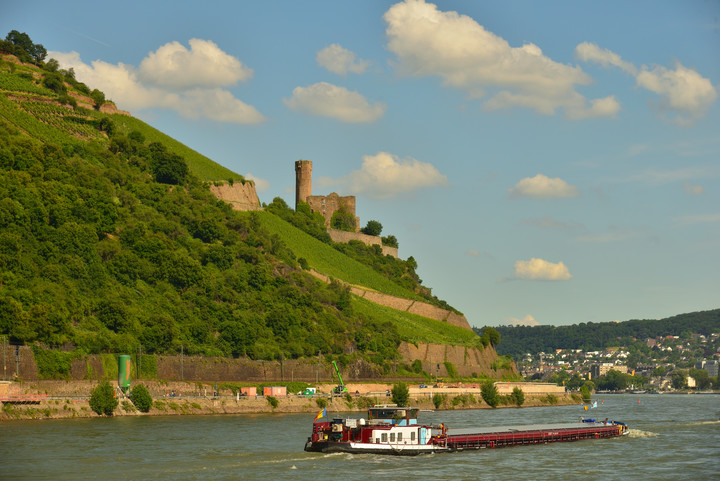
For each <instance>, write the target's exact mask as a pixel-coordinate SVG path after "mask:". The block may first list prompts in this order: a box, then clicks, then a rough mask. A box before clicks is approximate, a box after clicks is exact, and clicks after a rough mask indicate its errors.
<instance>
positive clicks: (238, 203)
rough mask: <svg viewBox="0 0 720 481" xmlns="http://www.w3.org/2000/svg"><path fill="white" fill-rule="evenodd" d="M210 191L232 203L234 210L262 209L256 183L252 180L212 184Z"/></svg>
mask: <svg viewBox="0 0 720 481" xmlns="http://www.w3.org/2000/svg"><path fill="white" fill-rule="evenodd" d="M210 192H212V193H213V195H215V197H217V198H218V199H220V200H222V201H224V202H227V203H228V204H230V205H232V208H233V209H234V210H242V211H248V210H261V209H262V207H261V206H260V199H259V198H258V195H257V192H256V190H255V183H254V182H252V181H245V183H242V182H240V181H238V182H233V184H232V185H230V184H229V183H222V184H220V185H215V183H212V184H210Z"/></svg>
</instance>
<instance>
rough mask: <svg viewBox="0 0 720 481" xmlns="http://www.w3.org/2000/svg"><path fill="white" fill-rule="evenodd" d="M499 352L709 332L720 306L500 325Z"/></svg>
mask: <svg viewBox="0 0 720 481" xmlns="http://www.w3.org/2000/svg"><path fill="white" fill-rule="evenodd" d="M497 330H498V332H500V335H501V336H502V343H501V344H500V345H499V346H498V348H497V351H498V353H499V354H508V355H511V356H513V358H515V359H518V358H519V356H522V355H523V354H525V353H533V354H534V353H538V352H554V351H555V349H582V350H585V351H594V350H602V349H605V348H607V347H615V346H619V345H623V344H624V343H625V344H627V343H628V342H629V341H632V340H634V339H639V340H645V339H647V338H656V337H658V336H683V335H685V336H689V335H690V334H691V333H695V334H703V335H706V336H707V335H710V334H711V333H713V332H720V309H714V310H712V311H700V312H691V313H687V314H679V315H677V316H672V317H668V318H665V319H645V320H640V319H633V320H629V321H624V322H587V323H586V322H581V323H580V324H573V325H571V326H500V327H497Z"/></svg>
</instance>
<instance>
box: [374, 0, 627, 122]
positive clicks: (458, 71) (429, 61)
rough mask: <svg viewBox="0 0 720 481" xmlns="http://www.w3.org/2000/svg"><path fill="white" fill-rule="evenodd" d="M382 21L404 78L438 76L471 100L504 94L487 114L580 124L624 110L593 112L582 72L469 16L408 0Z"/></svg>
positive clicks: (608, 105)
mask: <svg viewBox="0 0 720 481" xmlns="http://www.w3.org/2000/svg"><path fill="white" fill-rule="evenodd" d="M383 18H384V19H385V22H386V23H387V29H386V32H385V33H386V36H387V38H388V49H389V50H390V51H391V52H393V53H394V54H395V55H396V56H397V62H396V67H397V69H398V71H399V72H400V73H402V74H404V75H410V76H418V77H420V76H438V77H440V78H441V79H442V80H443V83H444V84H445V85H446V86H450V87H456V88H460V89H464V90H466V91H467V92H468V93H469V94H470V95H471V96H472V97H482V96H484V95H485V90H486V89H499V90H500V91H499V92H498V93H496V94H495V95H494V96H492V97H491V98H490V99H489V100H488V101H486V102H485V104H484V107H485V108H486V109H488V110H495V109H501V108H508V107H527V108H531V109H534V110H535V111H536V112H538V113H540V114H545V115H553V114H554V113H555V111H556V110H557V109H563V110H565V113H566V116H567V117H568V118H570V119H581V118H588V117H598V116H612V115H614V114H615V113H616V112H617V110H618V109H619V105H618V104H617V101H615V100H614V98H611V97H608V98H606V99H598V100H600V102H599V103H598V102H597V101H593V102H592V103H591V106H590V107H588V101H587V99H586V98H585V97H584V96H582V95H581V94H579V93H578V92H577V91H576V90H575V86H576V85H587V84H589V83H590V82H591V78H590V77H589V76H588V75H587V74H586V73H585V72H583V70H582V69H581V68H580V67H577V66H575V67H573V66H569V65H565V64H562V63H558V62H555V61H553V60H552V59H550V58H549V57H547V56H545V55H544V54H543V52H542V50H541V49H540V47H538V46H537V45H534V44H532V43H528V44H525V45H523V46H521V47H511V46H510V44H509V43H508V42H507V41H506V40H504V39H503V38H501V37H499V36H497V35H495V34H493V33H492V32H489V31H487V30H485V28H484V27H483V26H482V25H480V24H478V23H477V22H476V21H475V20H474V19H472V18H470V17H468V16H466V15H460V14H458V13H457V12H452V11H450V12H442V11H440V10H439V9H438V8H437V6H436V5H433V4H430V3H425V1H424V0H406V1H405V2H402V3H398V4H396V5H393V6H392V7H391V8H390V9H389V10H388V11H387V12H385V15H384V17H383Z"/></svg>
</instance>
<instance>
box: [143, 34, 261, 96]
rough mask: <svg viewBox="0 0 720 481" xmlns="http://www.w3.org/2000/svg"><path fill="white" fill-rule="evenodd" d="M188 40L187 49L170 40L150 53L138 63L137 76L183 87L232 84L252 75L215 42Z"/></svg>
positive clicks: (153, 82)
mask: <svg viewBox="0 0 720 481" xmlns="http://www.w3.org/2000/svg"><path fill="white" fill-rule="evenodd" d="M189 43H190V49H189V50H188V49H187V48H185V46H184V45H182V44H180V42H170V43H166V44H165V45H163V46H162V47H160V48H158V49H157V50H156V51H155V52H150V53H149V54H148V56H147V57H145V58H144V59H143V60H142V62H140V69H139V71H138V76H139V78H140V79H141V80H142V81H143V82H144V83H148V84H154V85H158V86H161V87H168V88H180V89H185V88H194V87H207V88H213V87H224V86H228V85H235V84H236V83H238V82H242V81H245V80H248V79H250V78H251V77H252V76H253V71H252V69H250V68H248V67H246V66H245V65H243V64H242V62H240V60H238V59H236V58H235V57H233V56H232V55H228V54H227V53H225V52H223V51H222V50H221V49H220V48H219V47H218V46H217V45H216V44H215V43H214V42H212V41H210V40H202V39H199V38H192V39H190V41H189Z"/></svg>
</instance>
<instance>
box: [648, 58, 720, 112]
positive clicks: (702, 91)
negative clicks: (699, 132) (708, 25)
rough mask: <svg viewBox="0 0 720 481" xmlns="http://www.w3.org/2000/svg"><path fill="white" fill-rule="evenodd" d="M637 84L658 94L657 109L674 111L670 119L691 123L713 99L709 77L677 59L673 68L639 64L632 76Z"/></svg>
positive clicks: (706, 108) (715, 96)
mask: <svg viewBox="0 0 720 481" xmlns="http://www.w3.org/2000/svg"><path fill="white" fill-rule="evenodd" d="M636 81H637V84H638V85H639V86H640V87H643V88H646V89H648V90H650V91H651V92H654V93H656V94H658V95H660V104H659V108H660V109H661V110H662V111H669V112H671V113H674V114H676V116H675V117H673V118H671V120H673V121H675V122H677V123H679V124H681V125H689V124H692V123H693V121H694V120H695V119H698V118H700V117H703V116H704V115H705V114H706V113H707V111H708V109H709V108H710V105H711V104H712V103H713V102H715V99H717V91H716V90H715V87H713V85H712V83H711V82H710V80H709V79H706V78H704V77H702V76H701V75H700V74H699V73H697V72H696V71H695V70H692V69H689V68H685V67H683V66H682V64H680V62H677V64H676V65H675V70H670V69H667V68H665V67H662V66H657V67H654V68H652V69H648V68H647V67H643V70H642V71H641V72H640V73H639V74H638V76H637V77H636Z"/></svg>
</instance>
